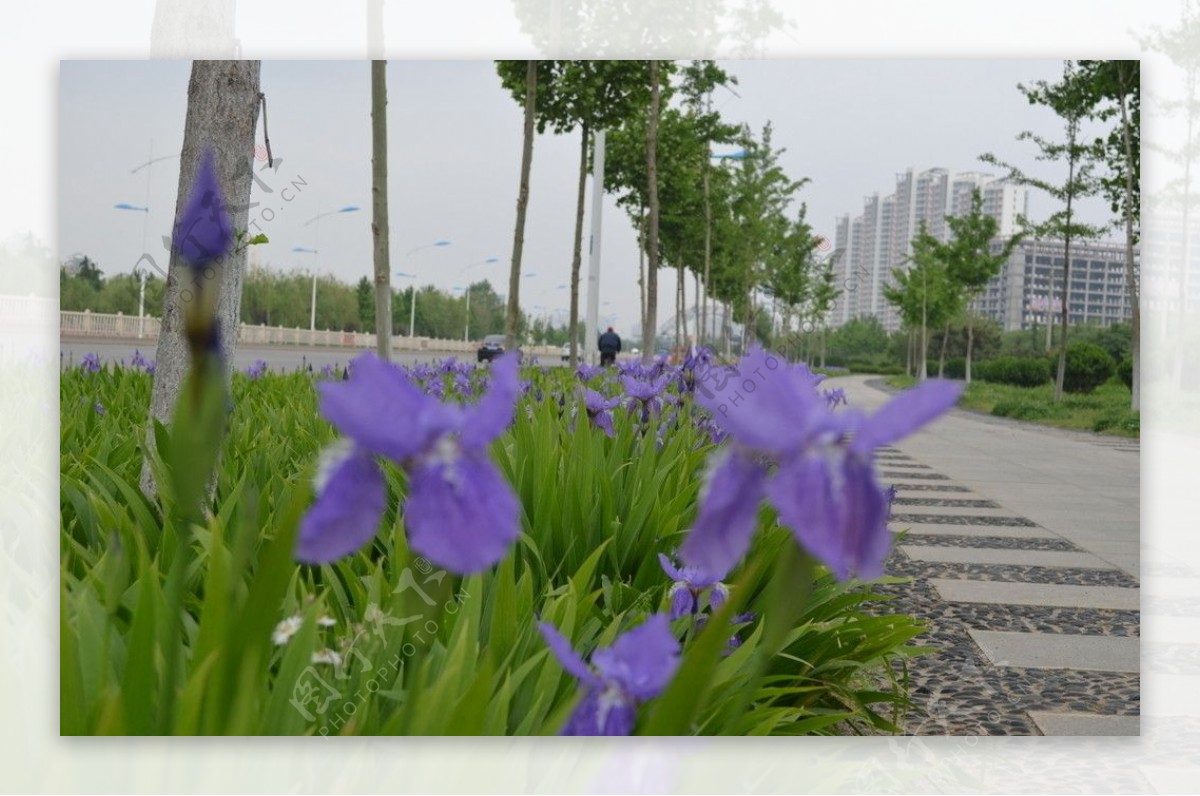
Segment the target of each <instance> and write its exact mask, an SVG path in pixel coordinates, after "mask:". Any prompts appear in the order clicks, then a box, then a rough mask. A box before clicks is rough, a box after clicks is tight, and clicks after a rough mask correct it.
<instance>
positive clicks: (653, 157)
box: [642, 61, 660, 362]
mask: <svg viewBox="0 0 1200 796" xmlns="http://www.w3.org/2000/svg"><path fill="white" fill-rule="evenodd" d="M659 100H660V98H659V87H658V61H651V62H650V123H649V124H648V125H647V126H646V195H647V197H648V198H649V205H650V219H649V221H650V223H649V229H648V230H647V235H646V238H647V240H646V327H645V328H644V329H642V342H643V348H642V361H643V362H649V361H650V358H651V356H653V354H654V345H655V340H654V337H655V330H656V329H655V327H657V325H658V215H659V209H658V107H659Z"/></svg>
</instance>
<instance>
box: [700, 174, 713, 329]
mask: <svg viewBox="0 0 1200 796" xmlns="http://www.w3.org/2000/svg"><path fill="white" fill-rule="evenodd" d="M705 154H707V152H706V153H705ZM710 168H711V165H710V163H709V160H708V158H707V157H706V158H705V160H704V303H703V305H702V306H701V310H700V323H699V324H698V325H699V327H700V345H704V334H705V332H706V331H708V284H709V283H708V280H709V276H710V272H711V270H712V198H711V196H710V195H709V169H710ZM710 334H711V332H710Z"/></svg>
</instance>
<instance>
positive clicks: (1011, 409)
mask: <svg viewBox="0 0 1200 796" xmlns="http://www.w3.org/2000/svg"><path fill="white" fill-rule="evenodd" d="M1042 361H1048V360H1042ZM977 366H978V363H977ZM888 383H889V384H891V385H892V386H894V387H898V388H905V387H911V386H912V384H913V383H914V379H912V378H910V377H907V376H898V377H895V378H891V379H888ZM958 405H959V406H960V407H961V408H963V409H970V410H973V411H976V412H983V413H985V414H994V415H1001V416H1006V417H1012V418H1015V419H1020V420H1024V421H1029V422H1033V423H1038V424H1041V425H1048V426H1057V427H1059V428H1069V429H1076V430H1081V431H1100V432H1103V433H1105V434H1113V435H1116V436H1122V437H1137V436H1138V435H1139V416H1138V413H1137V412H1130V411H1129V390H1128V389H1127V388H1126V387H1125V386H1124V385H1122V384H1120V383H1118V382H1117V381H1115V380H1113V381H1109V382H1107V383H1105V384H1102V385H1100V386H1099V387H1097V388H1096V390H1095V392H1091V393H1086V394H1074V395H1068V396H1067V397H1066V398H1065V399H1064V400H1062V401H1055V400H1054V386H1053V385H1051V384H1043V385H1041V386H1039V387H1013V386H1010V385H1007V384H996V383H994V382H985V381H978V380H977V381H973V382H972V383H970V384H968V385H967V388H966V390H965V391H964V392H963V395H962V398H960V399H959V403H958Z"/></svg>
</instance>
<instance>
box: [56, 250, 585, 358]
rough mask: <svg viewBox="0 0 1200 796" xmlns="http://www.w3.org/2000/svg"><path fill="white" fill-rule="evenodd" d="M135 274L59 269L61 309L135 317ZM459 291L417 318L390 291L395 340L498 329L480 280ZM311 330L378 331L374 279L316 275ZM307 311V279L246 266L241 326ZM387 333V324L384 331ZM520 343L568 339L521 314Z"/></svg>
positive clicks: (496, 309)
mask: <svg viewBox="0 0 1200 796" xmlns="http://www.w3.org/2000/svg"><path fill="white" fill-rule="evenodd" d="M164 286H165V285H164V282H163V280H162V279H160V278H158V277H156V276H154V275H152V274H150V275H147V277H146V293H145V308H146V313H147V314H148V315H153V316H156V317H157V316H159V315H161V312H162V307H163V289H164ZM140 287H141V285H140V277H139V275H138V274H115V275H113V276H108V277H106V276H105V275H104V272H103V271H102V270H101V269H100V267H99V266H98V265H97V264H96V263H95V261H93V260H91V259H90V258H88V257H83V258H80V259H79V260H77V261H76V262H73V263H71V264H70V265H69V266H67V265H64V266H63V267H62V268H61V269H60V272H59V288H60V293H59V295H60V296H61V300H60V305H61V307H62V309H64V310H73V311H77V312H80V311H83V310H91V311H92V312H103V313H114V314H115V313H122V314H125V315H136V314H137V312H138V299H139V295H138V293H139V290H140ZM469 291H470V299H469V308H470V325H469V327H468V325H467V323H468V318H467V311H468V298H467V296H466V295H465V294H462V295H451V294H449V293H446V292H444V291H441V290H438V289H437V288H435V287H433V286H429V285H427V286H426V287H424V288H422V289H421V290H419V291H418V292H417V305H416V312H415V315H413V314H412V293H413V289H412V288H408V289H407V290H392V291H391V302H390V307H391V313H390V315H391V317H390V319H389V323H390V326H391V329H392V334H393V335H407V334H408V332H409V321H410V319H411V320H412V321H413V330H414V334H415V335H416V336H419V337H433V338H439V339H443V340H455V339H461V338H462V337H463V336H464V334H466V335H467V336H468V337H469V338H470V339H471V340H479V339H480V338H482V337H483V336H485V335H488V334H498V333H500V332H502V331H503V329H504V313H505V305H504V301H503V299H501V298H500V296H499V295H497V294H496V291H495V290H494V289H493V287H492V285H491V284H490V283H489V282H487V281H486V280H483V281H479V282H474V283H472V284H471V285H470V287H469ZM316 296H317V303H316V328H318V329H334V330H338V331H345V332H374V331H375V330H376V317H375V312H376V305H375V297H376V291H375V288H374V285H373V284H372V281H371V280H370V279H368V278H367V277H365V276H364V277H363V278H362V279H360V280H359V281H358V283H357V284H355V285H349V284H346V283H345V282H342V281H340V280H338V279H336V278H334V277H331V276H318V277H317V290H316ZM311 307H312V275H311V274H308V273H304V272H291V273H284V272H280V271H276V270H273V269H271V268H268V267H265V266H262V265H251V266H250V267H249V268H248V269H247V271H246V274H245V278H244V279H243V281H242V299H241V305H240V308H239V309H240V317H241V321H242V323H249V324H263V325H266V326H283V327H287V328H307V327H308V325H309V322H310V312H311ZM385 328H386V327H385ZM517 328H518V335H519V339H521V340H525V341H528V342H531V343H535V344H543V343H546V344H552V345H561V344H562V343H565V342H566V341H567V338H568V334H567V329H568V327H567V325H566V324H565V323H563V324H561V325H555V324H554V323H553V322H552V320H551V319H546V318H531V317H530V316H529V315H527V314H525V313H522V314H521V315H520V318H519V323H518V327H517Z"/></svg>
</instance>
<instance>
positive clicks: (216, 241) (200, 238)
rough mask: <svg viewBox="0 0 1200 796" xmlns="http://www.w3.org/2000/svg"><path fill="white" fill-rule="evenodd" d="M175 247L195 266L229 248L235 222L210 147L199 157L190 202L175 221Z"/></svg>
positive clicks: (198, 267) (218, 256)
mask: <svg viewBox="0 0 1200 796" xmlns="http://www.w3.org/2000/svg"><path fill="white" fill-rule="evenodd" d="M172 241H173V244H174V247H175V251H176V252H178V253H179V256H180V257H182V258H183V259H185V260H187V261H188V263H189V264H191V266H192V267H193V268H195V269H201V268H203V267H204V266H206V265H208V264H209V263H210V262H212V261H213V260H217V259H219V258H221V257H223V256H225V253H226V252H227V251H229V249H230V247H231V246H232V245H233V224H232V223H231V222H230V220H229V213H228V212H227V210H226V204H225V196H224V194H222V193H221V183H220V179H219V178H218V177H217V165H216V157H215V156H214V154H213V151H212V150H211V149H209V150H206V151H205V153H204V155H203V156H201V158H200V169H199V171H197V172H196V180H195V182H193V183H192V190H191V193H190V194H189V195H188V203H187V206H186V207H185V208H184V210H183V213H182V214H181V215H180V216H179V221H178V222H177V223H176V224H175V234H174V236H173V238H172Z"/></svg>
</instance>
